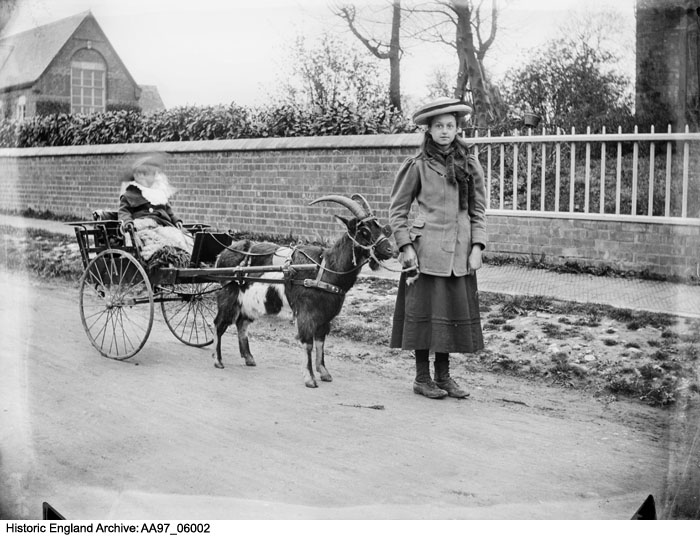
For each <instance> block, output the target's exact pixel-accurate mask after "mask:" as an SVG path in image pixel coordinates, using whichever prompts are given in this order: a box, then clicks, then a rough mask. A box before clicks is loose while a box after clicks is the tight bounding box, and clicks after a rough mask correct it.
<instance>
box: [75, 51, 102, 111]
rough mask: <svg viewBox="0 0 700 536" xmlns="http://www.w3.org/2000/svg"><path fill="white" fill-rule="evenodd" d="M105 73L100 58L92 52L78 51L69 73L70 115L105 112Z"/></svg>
mask: <svg viewBox="0 0 700 536" xmlns="http://www.w3.org/2000/svg"><path fill="white" fill-rule="evenodd" d="M106 72H107V71H106V69H105V64H104V61H103V60H102V57H101V56H100V55H99V54H97V53H96V52H95V51H94V50H91V51H88V50H84V51H80V52H78V53H77V54H76V55H75V56H74V57H73V61H72V62H71V71H70V109H71V112H72V113H78V114H91V113H96V112H104V111H105V100H106V91H105V86H106V84H105V80H106Z"/></svg>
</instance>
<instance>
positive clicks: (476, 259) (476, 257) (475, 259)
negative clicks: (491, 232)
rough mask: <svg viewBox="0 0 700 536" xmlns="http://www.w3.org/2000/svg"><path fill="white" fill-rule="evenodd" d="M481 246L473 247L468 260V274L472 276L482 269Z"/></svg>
mask: <svg viewBox="0 0 700 536" xmlns="http://www.w3.org/2000/svg"><path fill="white" fill-rule="evenodd" d="M481 265H482V261H481V246H472V251H471V253H469V258H468V259H467V272H468V273H469V274H470V275H471V274H473V273H474V272H476V271H477V270H478V269H479V268H481Z"/></svg>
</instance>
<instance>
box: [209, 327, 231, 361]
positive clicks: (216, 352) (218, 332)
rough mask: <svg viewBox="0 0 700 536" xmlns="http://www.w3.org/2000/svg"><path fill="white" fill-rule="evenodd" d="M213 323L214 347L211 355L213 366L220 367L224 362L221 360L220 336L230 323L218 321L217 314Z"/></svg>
mask: <svg viewBox="0 0 700 536" xmlns="http://www.w3.org/2000/svg"><path fill="white" fill-rule="evenodd" d="M214 324H215V325H216V347H215V350H214V353H213V354H212V357H213V358H214V366H215V367H216V368H220V369H221V368H224V364H223V363H222V361H221V337H223V336H224V333H226V330H227V329H228V327H229V326H230V324H227V323H225V322H220V321H219V315H218V314H217V316H216V319H215V320H214Z"/></svg>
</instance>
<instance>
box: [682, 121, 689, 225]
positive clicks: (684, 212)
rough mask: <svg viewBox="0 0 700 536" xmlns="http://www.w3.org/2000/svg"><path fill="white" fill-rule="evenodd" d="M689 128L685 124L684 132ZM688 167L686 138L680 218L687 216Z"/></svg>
mask: <svg viewBox="0 0 700 536" xmlns="http://www.w3.org/2000/svg"><path fill="white" fill-rule="evenodd" d="M689 132H690V129H689V128H688V125H685V133H686V134H688V133H689ZM689 167H690V144H689V143H688V140H686V141H685V143H683V204H682V209H681V218H686V217H688V173H689Z"/></svg>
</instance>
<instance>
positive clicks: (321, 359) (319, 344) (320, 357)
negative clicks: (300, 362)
mask: <svg viewBox="0 0 700 536" xmlns="http://www.w3.org/2000/svg"><path fill="white" fill-rule="evenodd" d="M325 342H326V338H325V337H319V338H314V346H315V348H316V370H317V371H318V373H319V374H320V375H321V381H324V382H332V381H333V377H332V376H331V373H330V372H328V369H326V362H325V353H324V351H323V347H324V344H325Z"/></svg>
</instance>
